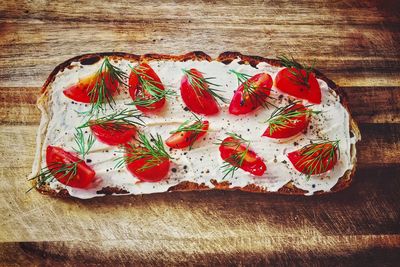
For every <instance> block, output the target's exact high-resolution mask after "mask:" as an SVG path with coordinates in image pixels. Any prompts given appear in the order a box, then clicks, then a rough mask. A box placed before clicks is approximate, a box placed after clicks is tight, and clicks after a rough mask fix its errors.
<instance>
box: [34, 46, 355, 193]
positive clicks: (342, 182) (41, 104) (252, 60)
mask: <svg viewBox="0 0 400 267" xmlns="http://www.w3.org/2000/svg"><path fill="white" fill-rule="evenodd" d="M106 56H107V57H109V58H112V59H114V60H118V59H127V60H132V61H137V62H148V61H154V60H170V61H188V60H195V61H212V60H213V59H212V58H211V57H210V56H209V55H207V54H206V53H204V52H202V51H193V52H189V53H187V54H183V55H165V54H144V55H136V54H129V53H123V52H105V53H91V54H84V55H81V56H76V57H73V58H71V59H68V60H66V61H65V62H63V63H61V64H59V65H58V66H56V67H55V68H54V70H53V71H52V72H51V73H50V75H49V77H48V78H47V79H46V82H45V83H44V85H43V87H42V90H41V96H40V97H39V99H38V101H37V105H38V108H39V109H40V110H41V111H42V117H43V116H44V115H47V114H48V94H49V90H50V89H49V85H50V84H51V83H52V82H53V81H54V80H55V77H56V75H57V74H58V73H59V72H62V71H63V70H64V69H66V68H69V67H71V63H73V62H80V63H81V64H82V65H91V64H94V63H96V62H97V61H99V60H101V59H102V58H103V57H106ZM237 58H240V59H241V61H240V62H239V64H249V65H251V66H253V67H255V66H257V64H259V63H260V62H266V63H268V64H270V65H272V66H276V67H279V66H281V63H280V61H279V60H277V59H270V58H264V57H260V56H251V55H243V54H241V53H239V52H231V51H227V52H223V53H221V54H220V55H219V56H218V57H217V58H216V59H215V60H216V61H219V62H221V63H224V64H229V63H230V62H232V61H233V60H235V59H237ZM314 72H315V74H316V76H317V78H318V79H321V80H324V81H325V82H326V83H327V84H328V86H329V87H330V88H331V89H333V90H334V91H335V92H336V93H337V94H338V95H339V97H340V102H341V104H342V105H343V106H344V107H345V108H346V109H347V111H348V113H349V117H350V132H351V133H350V134H353V135H354V136H355V137H356V138H357V140H360V139H361V134H360V131H359V128H358V126H357V123H356V122H355V121H354V119H353V118H352V117H351V112H350V110H349V107H348V102H347V95H346V93H345V92H344V90H343V89H342V88H340V87H339V86H337V85H336V84H335V83H334V82H333V81H332V80H330V79H328V78H327V77H326V76H325V75H324V74H322V73H321V72H320V71H318V70H314ZM42 124H43V120H42V122H41V127H39V133H38V139H37V141H38V142H37V153H36V157H35V163H36V164H38V163H39V165H40V162H41V153H40V151H41V148H42V145H43V139H44V133H43V129H42V131H41V128H44V129H46V128H47V124H46V125H42ZM350 154H351V161H352V163H353V168H352V169H351V170H348V171H347V172H346V173H345V174H344V175H343V176H342V177H340V178H339V180H338V182H337V183H336V185H335V186H334V187H332V188H331V190H330V191H329V192H324V191H317V192H314V195H322V194H329V193H334V192H338V191H341V190H343V189H345V188H347V187H349V186H350V184H351V182H352V180H353V179H352V178H353V176H354V173H355V170H356V161H357V158H356V145H355V144H352V146H351V153H350ZM35 163H34V166H33V170H32V174H31V177H34V176H36V175H37V173H38V171H39V169H40V168H36V170H35ZM36 167H37V166H36ZM36 182H37V181H36V180H33V182H32V183H33V186H35V188H36V189H37V190H38V191H39V192H40V193H43V194H48V195H52V196H57V197H62V198H67V197H70V195H69V193H68V191H67V190H66V189H61V190H60V191H58V192H57V191H56V190H54V189H52V188H50V186H49V185H47V184H45V185H43V186H41V187H36ZM211 183H212V184H213V185H214V188H210V187H208V186H206V185H205V184H198V183H194V182H189V181H183V182H181V183H179V184H177V185H175V186H171V187H170V188H169V189H168V192H174V191H202V190H213V189H214V190H241V191H246V192H253V193H269V194H283V195H305V194H306V193H308V192H307V191H305V190H302V189H300V188H297V187H296V186H295V185H294V184H293V182H291V181H290V182H288V183H287V184H285V185H284V186H283V187H281V188H280V189H279V190H278V191H276V192H270V191H267V190H266V189H264V188H262V187H260V186H258V185H255V184H249V185H246V186H244V187H229V185H230V184H229V181H224V182H220V183H218V182H217V181H216V180H211ZM128 193H129V192H127V191H126V190H124V189H121V188H118V187H105V188H102V189H101V190H99V191H97V194H99V196H100V195H113V194H128Z"/></svg>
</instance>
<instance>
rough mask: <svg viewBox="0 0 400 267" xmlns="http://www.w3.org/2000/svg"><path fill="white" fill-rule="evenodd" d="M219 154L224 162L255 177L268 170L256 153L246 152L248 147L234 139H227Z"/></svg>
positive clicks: (223, 142) (222, 144)
mask: <svg viewBox="0 0 400 267" xmlns="http://www.w3.org/2000/svg"><path fill="white" fill-rule="evenodd" d="M219 152H220V154H221V158H222V159H223V160H225V161H226V162H229V163H230V164H231V165H233V166H235V167H239V168H241V169H243V170H244V171H246V172H249V173H251V174H253V175H255V176H261V175H263V174H264V172H265V170H266V169H267V167H266V166H265V164H264V161H263V160H262V159H261V158H260V157H259V156H257V154H256V153H255V152H254V151H252V150H250V149H249V150H247V152H246V146H245V145H244V144H242V143H241V142H240V140H238V139H236V138H234V137H227V138H225V139H224V140H223V141H222V143H221V145H220V146H219ZM243 153H245V154H244V155H243ZM242 158H243V161H242V162H241V164H240V159H242Z"/></svg>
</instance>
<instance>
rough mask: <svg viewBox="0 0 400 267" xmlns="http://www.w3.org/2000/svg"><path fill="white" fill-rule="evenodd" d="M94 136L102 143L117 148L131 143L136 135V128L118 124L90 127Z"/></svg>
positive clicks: (111, 123) (110, 123)
mask: <svg viewBox="0 0 400 267" xmlns="http://www.w3.org/2000/svg"><path fill="white" fill-rule="evenodd" d="M90 129H91V130H92V132H93V134H94V135H95V136H96V137H97V139H99V140H100V141H101V142H103V143H105V144H107V145H111V146H116V145H121V144H125V143H127V142H129V141H131V140H132V139H133V138H134V137H135V135H136V131H137V130H136V127H135V126H133V125H129V124H116V123H113V122H107V123H104V124H93V125H90Z"/></svg>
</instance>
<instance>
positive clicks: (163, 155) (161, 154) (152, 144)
mask: <svg viewBox="0 0 400 267" xmlns="http://www.w3.org/2000/svg"><path fill="white" fill-rule="evenodd" d="M149 137H150V139H149V138H148V137H147V136H146V135H145V134H143V133H140V132H139V133H138V138H137V139H136V141H137V142H136V143H129V144H128V145H127V146H128V147H126V148H125V155H124V156H122V157H119V158H117V159H116V160H117V164H116V165H115V168H121V167H122V166H123V165H127V164H129V163H132V162H134V161H137V160H139V159H143V158H145V159H147V161H146V163H145V164H144V165H143V166H142V167H141V168H140V169H138V171H145V170H147V169H150V168H153V167H155V166H157V165H158V164H160V163H162V162H163V161H164V160H165V159H172V157H171V156H170V155H169V154H168V152H167V151H166V150H165V147H164V142H163V140H162V138H161V136H160V135H159V134H157V135H156V136H153V135H152V134H150V135H149Z"/></svg>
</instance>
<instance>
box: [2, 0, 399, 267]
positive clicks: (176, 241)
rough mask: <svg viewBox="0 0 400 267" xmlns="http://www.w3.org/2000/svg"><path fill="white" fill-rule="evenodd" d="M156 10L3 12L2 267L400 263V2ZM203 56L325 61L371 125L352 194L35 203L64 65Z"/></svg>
mask: <svg viewBox="0 0 400 267" xmlns="http://www.w3.org/2000/svg"><path fill="white" fill-rule="evenodd" d="M102 2H104V4H102ZM106 2H107V3H106ZM148 2H149V3H134V2H127V1H124V0H120V1H118V2H115V3H109V1H82V3H81V2H80V1H67V0H64V1H45V0H38V1H35V0H32V1H5V0H4V1H1V4H0V133H1V137H0V156H1V159H2V160H1V162H0V179H1V182H0V265H11V264H13V263H14V264H15V263H17V264H20V265H24V266H26V265H39V264H45V265H50V266H52V265H53V264H55V263H58V264H61V263H63V264H67V265H71V266H75V265H78V264H83V263H87V264H107V263H108V264H110V263H112V264H113V265H115V264H117V263H119V264H123V265H130V264H132V265H138V264H154V265H171V264H175V265H181V264H185V265H186V264H198V265H211V264H212V265H224V264H234V265H237V264H239V265H244V264H251V265H263V264H274V265H275V264H276V265H282V264H285V265H286V264H293V263H297V264H310V263H314V264H317V265H338V264H339V265H343V264H346V265H363V266H366V265H380V266H382V265H396V264H399V261H400V201H399V199H400V152H399V151H400V75H399V73H400V20H399V17H400V5H399V1H356V0H355V1H282V2H280V3H278V2H277V1H260V2H257V1H233V2H227V1H223V2H219V1H210V2H208V1H190V2H185V1H173V2H168V1H159V2H158V1H148ZM196 2H198V3H196ZM248 2H251V3H248ZM192 50H202V51H205V52H206V53H209V54H210V55H212V56H216V55H218V53H220V52H223V51H227V50H232V51H240V52H242V53H245V54H255V55H261V56H275V55H278V54H282V53H285V54H288V53H291V54H293V55H295V56H296V57H297V58H298V59H299V60H300V61H303V62H308V63H310V62H311V61H312V60H313V59H316V62H317V63H316V67H317V68H318V69H320V70H321V71H322V72H323V73H325V74H326V75H327V76H328V77H330V78H331V79H333V80H334V81H335V82H336V83H337V84H339V85H340V86H342V87H344V88H345V91H346V92H347V94H348V96H349V101H350V108H351V110H352V112H353V114H354V118H355V119H356V121H357V122H358V123H359V125H360V129H361V133H362V141H361V142H360V143H359V145H358V159H359V164H358V169H357V173H356V175H355V178H354V183H353V184H352V186H351V187H350V188H349V189H347V190H345V191H343V192H340V193H337V194H331V195H326V196H317V197H290V196H279V195H264V194H251V193H243V192H216V191H209V192H189V193H170V194H168V193H166V194H153V195H145V196H131V197H105V198H98V199H94V200H86V201H82V200H77V199H70V200H60V199H55V198H51V197H48V196H44V195H41V194H39V193H37V192H34V191H33V192H31V193H29V194H25V191H26V189H27V188H28V187H29V184H28V183H27V181H26V176H27V174H28V173H29V172H30V169H31V165H32V161H33V157H34V148H35V137H36V129H37V127H38V123H39V119H40V114H39V111H38V110H37V109H36V107H35V101H36V98H37V96H38V95H39V88H40V86H41V85H42V84H43V82H44V81H45V79H46V77H47V75H48V74H49V73H50V71H51V70H52V69H53V68H54V67H55V66H56V65H57V64H59V63H61V62H63V61H64V60H66V59H68V58H70V57H73V56H76V55H80V54H83V53H88V52H101V51H103V52H104V51H122V52H130V53H137V54H142V53H146V52H158V53H167V54H181V53H184V52H188V51H192Z"/></svg>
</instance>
